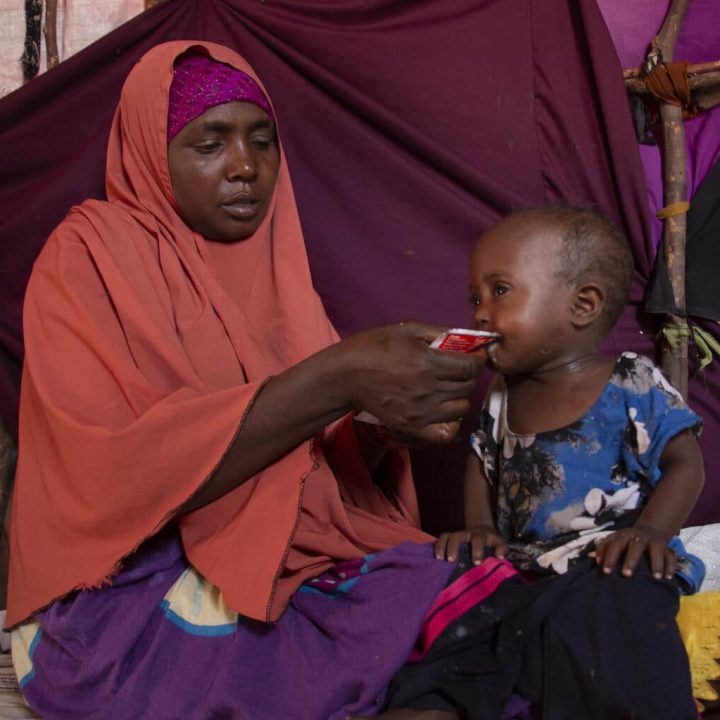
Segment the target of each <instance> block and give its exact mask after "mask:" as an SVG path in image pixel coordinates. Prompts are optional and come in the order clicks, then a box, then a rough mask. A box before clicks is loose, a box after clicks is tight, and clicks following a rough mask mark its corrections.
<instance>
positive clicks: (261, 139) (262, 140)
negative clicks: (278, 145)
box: [252, 135, 275, 150]
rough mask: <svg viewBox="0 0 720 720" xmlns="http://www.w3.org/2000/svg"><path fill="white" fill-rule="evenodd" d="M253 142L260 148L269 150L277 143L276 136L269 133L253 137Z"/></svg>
mask: <svg viewBox="0 0 720 720" xmlns="http://www.w3.org/2000/svg"><path fill="white" fill-rule="evenodd" d="M252 144H253V145H254V146H255V147H256V148H258V149H260V150H268V149H269V148H271V147H272V146H273V145H274V144H275V138H274V137H268V136H267V135H261V136H258V137H254V138H252Z"/></svg>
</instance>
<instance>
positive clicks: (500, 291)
mask: <svg viewBox="0 0 720 720" xmlns="http://www.w3.org/2000/svg"><path fill="white" fill-rule="evenodd" d="M509 289H510V288H509V287H508V286H507V285H503V284H502V283H498V284H497V285H495V287H494V288H493V295H495V296H496V297H499V296H500V295H504V294H505V293H506V292H507V291H508V290H509Z"/></svg>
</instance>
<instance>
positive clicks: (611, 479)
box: [436, 207, 704, 591]
mask: <svg viewBox="0 0 720 720" xmlns="http://www.w3.org/2000/svg"><path fill="white" fill-rule="evenodd" d="M631 274H632V259H631V255H630V249H629V247H628V245H627V243H626V241H625V239H624V238H623V236H622V235H621V234H620V233H619V232H618V230H617V229H616V228H615V227H614V226H613V225H612V223H610V222H609V221H608V220H606V219H604V218H603V217H601V216H599V215H597V214H596V213H593V212H591V211H587V210H579V209H575V208H566V207H546V208H540V209H532V210H525V211H522V212H519V213H517V214H515V215H512V216H510V217H508V218H506V219H505V220H503V221H501V222H500V223H498V224H497V225H495V226H494V227H493V228H492V229H491V230H490V231H488V232H487V233H485V234H484V235H483V236H482V237H481V238H480V240H479V242H478V243H477V245H476V246H475V249H474V251H473V254H472V258H471V262H470V296H471V303H472V305H473V309H474V320H475V324H476V327H477V328H478V329H481V330H491V331H494V332H497V333H499V334H500V336H501V338H500V340H499V341H498V342H496V343H494V344H493V345H491V346H490V347H489V350H488V367H490V368H491V369H492V370H494V371H495V372H496V373H497V375H496V377H495V379H494V382H493V384H492V386H491V388H490V390H489V392H488V395H487V398H486V402H485V406H484V409H483V413H482V416H481V419H480V423H479V428H478V429H477V431H476V432H475V433H474V434H473V435H472V446H473V452H471V456H470V457H469V459H468V463H467V469H466V476H465V518H466V529H465V530H462V531H460V532H456V533H446V534H444V535H442V536H441V537H440V538H439V540H438V541H437V543H436V555H437V557H439V558H446V559H448V560H454V559H455V558H456V557H457V555H458V548H459V545H460V544H461V543H463V542H469V543H470V545H471V552H472V557H473V560H474V561H475V562H476V563H479V562H480V561H481V560H482V558H483V556H484V554H485V548H491V549H493V551H494V553H495V555H496V556H498V557H499V556H507V557H509V558H510V559H512V560H513V562H514V563H515V564H516V566H517V565H519V566H521V567H524V568H535V569H537V568H538V567H539V568H548V569H552V570H554V571H556V572H558V573H563V572H565V571H566V570H567V568H568V563H569V562H572V561H573V560H575V559H576V558H580V557H583V556H586V555H588V554H590V553H592V552H594V554H595V558H596V561H597V562H598V563H599V564H600V565H601V566H602V569H603V571H604V572H605V573H608V574H609V573H612V572H613V571H614V570H615V567H616V565H620V566H621V572H622V574H623V575H625V576H626V577H629V576H632V575H633V573H634V571H635V569H636V567H637V565H638V561H639V559H640V558H641V556H642V555H643V554H645V555H647V557H648V560H649V563H650V567H651V570H652V574H653V576H654V577H655V578H661V577H665V578H671V577H673V575H674V574H675V573H678V574H679V576H680V577H681V579H682V581H683V587H684V589H685V590H687V591H693V590H697V589H698V586H699V584H700V582H701V581H702V576H703V572H704V568H703V566H702V563H701V562H700V561H699V560H698V559H697V558H692V557H688V556H687V554H686V553H685V552H684V551H683V549H682V545H681V543H680V541H679V538H677V537H676V534H677V532H678V531H679V530H680V528H681V527H682V525H683V523H684V521H685V519H686V518H687V516H688V514H689V512H690V510H691V509H692V507H693V505H694V503H695V501H696V500H697V497H698V495H699V493H700V490H701V488H702V485H703V465H702V456H701V454H700V450H699V448H698V445H697V442H696V440H695V435H696V434H697V432H699V430H700V427H701V421H700V419H699V418H698V416H697V415H695V413H693V412H692V411H691V410H690V409H688V408H687V406H686V405H685V403H684V402H683V400H682V398H681V396H680V394H679V393H678V392H677V391H676V390H675V389H674V388H673V387H672V386H671V385H670V384H669V383H668V382H667V381H666V380H665V379H664V377H663V375H662V373H661V372H660V370H659V369H658V368H656V367H655V366H654V365H653V364H652V362H651V361H650V360H648V359H647V358H645V357H643V356H639V355H636V354H635V353H629V352H625V353H623V354H622V355H621V356H620V357H619V358H609V357H605V356H603V355H601V354H600V344H601V342H602V340H603V338H604V337H605V336H606V335H607V334H608V332H609V331H610V329H611V328H612V327H613V325H614V324H615V322H616V320H617V319H618V317H619V315H620V313H621V312H622V310H623V308H624V306H625V304H626V302H627V298H628V293H629V288H630V280H631Z"/></svg>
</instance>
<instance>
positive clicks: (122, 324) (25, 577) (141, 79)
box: [7, 41, 428, 626]
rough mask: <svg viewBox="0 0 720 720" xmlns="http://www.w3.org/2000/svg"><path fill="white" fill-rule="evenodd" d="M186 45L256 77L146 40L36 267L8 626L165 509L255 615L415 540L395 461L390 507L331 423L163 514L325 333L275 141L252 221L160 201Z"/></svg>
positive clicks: (105, 562)
mask: <svg viewBox="0 0 720 720" xmlns="http://www.w3.org/2000/svg"><path fill="white" fill-rule="evenodd" d="M192 46H202V47H203V48H205V50H206V52H207V53H208V54H209V55H210V56H211V57H212V58H214V59H215V60H217V61H219V62H224V63H227V64H229V65H232V66H233V67H235V68H237V69H239V70H242V71H243V72H245V73H247V74H248V75H250V76H251V77H253V78H254V79H256V80H257V81H258V82H260V81H259V80H258V78H257V77H256V75H255V73H254V72H253V70H252V68H250V67H249V65H248V64H247V63H246V62H245V61H244V60H243V59H242V58H241V57H240V56H238V55H237V54H236V53H234V52H232V51H231V50H229V49H227V48H225V47H222V46H220V45H216V44H213V43H208V42H192V41H181V42H170V43H165V44H163V45H159V46H158V47H156V48H154V49H153V50H151V51H150V52H148V53H147V54H146V55H145V56H144V57H143V58H142V59H141V60H140V62H139V63H138V64H137V65H136V66H135V68H134V69H133V70H132V72H131V73H130V75H129V76H128V79H127V81H126V82H125V85H124V87H123V90H122V95H121V98H120V103H119V106H118V109H117V112H116V114H115V119H114V122H113V126H112V130H111V135H110V142H109V147H108V157H107V176H106V185H107V196H108V202H100V201H94V200H89V201H86V202H84V203H83V204H82V205H80V206H78V207H75V208H73V209H72V210H71V211H70V213H69V215H68V217H67V218H66V219H65V220H64V221H63V222H62V223H61V224H60V225H59V226H58V228H57V229H56V230H55V231H54V233H53V234H52V235H51V237H50V238H49V240H48V242H47V244H46V246H45V248H44V249H43V251H42V253H41V254H40V257H39V258H38V260H37V261H36V263H35V266H34V269H33V273H32V277H31V279H30V283H29V285H28V289H27V295H26V300H25V307H24V333H25V350H26V359H25V367H24V371H23V380H22V390H21V410H20V444H19V451H20V454H19V459H18V468H17V476H16V485H15V495H14V500H13V517H12V531H11V562H10V584H9V597H8V617H7V623H8V625H9V626H12V625H15V624H17V623H18V622H20V621H22V620H23V619H25V618H27V617H28V616H29V615H31V614H32V613H33V612H35V611H37V610H38V609H40V608H43V607H45V606H47V605H48V604H49V603H51V602H53V601H54V600H56V599H58V598H60V597H62V596H64V595H65V594H67V593H68V592H70V591H72V590H75V589H83V588H91V587H100V586H102V585H103V584H106V583H108V582H112V576H113V574H115V573H116V572H117V571H118V570H119V568H120V566H121V563H122V560H123V558H125V557H126V556H128V555H129V554H130V553H132V552H133V551H134V550H136V549H137V548H138V546H139V545H140V544H141V543H142V542H143V541H144V540H145V539H147V538H148V537H150V536H152V535H153V534H155V533H156V532H158V530H159V529H160V528H162V527H163V526H165V525H166V524H167V523H168V522H170V521H177V523H178V525H179V528H180V533H181V537H182V542H183V546H184V548H185V552H186V555H187V557H188V559H189V561H190V562H191V563H192V564H193V565H194V566H195V567H196V568H197V569H198V570H199V571H200V572H201V573H202V574H203V575H204V576H205V577H207V578H208V579H209V580H210V581H211V582H212V583H214V584H215V585H217V586H218V587H219V588H220V589H221V590H222V593H223V598H224V600H225V602H226V603H227V604H228V605H229V606H230V607H231V608H233V609H234V610H236V611H237V612H239V613H241V614H243V615H246V616H249V617H253V618H257V619H260V620H275V619H277V618H278V616H279V615H280V614H281V613H282V611H283V609H284V608H285V606H286V605H287V602H288V601H289V599H290V597H291V595H292V593H293V592H294V591H295V590H296V589H297V588H298V587H299V585H300V584H301V583H302V582H303V581H304V580H305V579H307V578H308V577H309V576H311V575H315V574H318V573H319V572H322V571H323V570H324V569H326V568H327V567H328V566H329V565H330V564H331V563H332V562H333V561H336V560H341V559H348V558H353V557H359V556H361V555H363V554H365V553H367V552H372V551H375V550H378V549H381V548H384V547H388V546H391V545H393V544H395V543H398V542H401V541H403V540H406V539H410V540H416V541H424V540H426V539H428V537H427V536H425V535H424V533H422V532H421V531H419V530H417V529H415V528H414V527H413V526H412V525H411V524H410V523H413V524H415V525H416V524H417V520H418V516H417V507H416V503H415V497H414V493H413V489H412V484H411V481H410V477H409V474H408V473H407V468H406V462H405V459H404V458H401V459H400V460H399V462H400V465H401V467H400V469H399V486H398V492H399V496H400V507H401V510H402V513H398V512H397V511H396V510H395V509H394V508H393V506H392V505H391V504H390V503H389V502H387V501H386V500H385V499H384V497H382V496H381V494H380V493H379V492H378V491H377V490H376V489H375V488H374V486H373V485H372V483H371V482H370V479H369V477H368V474H367V472H366V470H365V469H364V465H363V464H362V461H361V459H360V457H359V454H358V452H357V448H356V445H355V441H354V436H353V434H352V428H351V424H350V423H348V422H344V423H343V422H342V421H341V422H340V423H337V424H336V425H335V426H333V427H332V428H330V429H328V430H326V431H325V432H324V433H321V434H319V435H318V436H317V437H316V438H314V439H312V440H310V441H307V442H304V443H302V444H301V445H300V446H298V447H296V448H295V449H293V450H291V451H290V452H288V453H287V454H286V455H285V456H283V457H282V458H280V459H279V460H278V461H277V462H276V463H274V464H273V465H271V466H269V467H268V468H266V469H265V470H264V471H263V472H261V473H259V474H258V475H257V476H255V477H253V478H251V479H250V480H249V481H247V482H246V483H244V484H243V485H241V486H240V487H238V488H237V489H235V490H234V491H232V492H230V493H228V494H227V495H226V496H224V497H223V498H220V499H219V500H217V501H216V502H213V503H211V504H210V505H207V506H206V507H204V508H201V509H200V510H197V511H195V512H194V513H191V514H188V515H184V516H181V517H178V516H177V515H176V513H177V509H178V508H179V507H181V506H182V505H183V504H184V503H185V502H186V501H187V500H188V499H189V498H190V497H191V496H192V495H193V494H194V493H195V492H196V491H197V490H198V488H200V487H201V486H202V485H203V483H204V482H205V481H206V480H207V479H208V478H209V477H210V476H211V475H212V473H213V472H214V470H215V468H216V467H217V466H218V464H219V463H220V462H221V461H222V458H223V456H224V453H225V452H226V451H227V449H228V447H229V445H230V444H231V443H232V441H233V439H234V438H235V436H236V434H237V433H238V431H239V429H240V427H241V423H242V419H243V417H244V415H245V413H246V412H247V411H248V409H249V407H250V406H251V404H252V402H253V399H254V397H255V394H256V393H257V392H258V390H259V389H260V387H261V386H262V384H263V382H264V381H265V380H266V379H267V378H268V377H269V376H271V375H273V374H276V373H279V372H281V371H282V370H284V369H285V368H287V367H289V366H290V365H293V364H295V363H297V362H299V361H300V360H302V359H303V358H305V357H307V356H308V355H310V354H312V353H314V352H316V351H318V350H320V349H321V348H323V347H325V346H327V345H328V344H330V343H333V342H335V341H336V340H337V336H336V334H335V332H334V330H333V328H332V326H331V324H330V322H329V320H328V319H327V317H326V315H325V312H324V310H323V308H322V305H321V303H320V300H319V298H318V297H317V294H316V293H315V291H314V289H313V286H312V281H311V278H310V272H309V267H308V262H307V256H306V252H305V246H304V242H303V237H302V231H301V229H300V223H299V219H298V214H297V209H296V206H295V199H294V196H293V191H292V186H291V183H290V177H289V175H288V169H287V166H286V164H285V162H284V159H282V156H283V154H282V152H281V163H280V170H279V174H278V180H277V185H276V188H275V193H274V196H273V199H272V202H271V205H270V208H269V210H268V214H267V217H266V218H265V220H264V221H263V223H262V225H261V226H260V227H259V228H258V230H257V232H256V233H255V234H254V235H253V236H252V237H250V238H248V239H246V240H242V241H240V242H237V243H234V244H229V245H224V244H220V243H213V242H207V241H206V240H205V239H204V238H203V237H201V236H199V235H198V234H197V233H195V232H193V231H192V230H191V229H190V228H189V227H188V226H186V225H185V224H184V223H183V221H182V220H181V219H180V217H179V215H178V214H177V210H176V207H175V203H174V200H173V195H172V190H171V185H170V179H169V176H168V163H167V145H166V137H167V114H168V94H169V89H170V84H171V81H172V68H173V63H174V61H175V59H176V58H177V57H178V56H179V55H180V54H181V53H183V52H184V51H185V50H187V49H188V48H189V47H192ZM261 86H262V84H261ZM328 458H330V459H331V462H332V467H331V465H330V461H329V460H328ZM403 463H405V465H403ZM398 520H400V521H401V522H398ZM408 521H410V522H408Z"/></svg>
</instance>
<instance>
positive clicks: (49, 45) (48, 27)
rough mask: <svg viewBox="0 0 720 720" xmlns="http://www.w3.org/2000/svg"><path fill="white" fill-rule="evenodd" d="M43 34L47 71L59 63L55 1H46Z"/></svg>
mask: <svg viewBox="0 0 720 720" xmlns="http://www.w3.org/2000/svg"><path fill="white" fill-rule="evenodd" d="M44 34H45V48H46V50H47V69H48V70H50V68H54V67H55V66H56V65H57V64H58V63H59V62H60V53H59V52H58V43H57V0H47V4H46V6H45V27H44Z"/></svg>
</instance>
